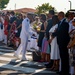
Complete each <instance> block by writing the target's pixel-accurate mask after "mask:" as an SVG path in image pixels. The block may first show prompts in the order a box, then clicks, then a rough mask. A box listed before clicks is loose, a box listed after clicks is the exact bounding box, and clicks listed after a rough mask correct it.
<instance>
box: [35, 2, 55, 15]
mask: <svg viewBox="0 0 75 75" xmlns="http://www.w3.org/2000/svg"><path fill="white" fill-rule="evenodd" d="M52 9H53V10H55V8H54V7H52V6H51V5H49V3H44V4H42V5H41V6H39V5H38V7H37V8H36V10H37V14H40V13H47V12H48V11H49V10H52Z"/></svg>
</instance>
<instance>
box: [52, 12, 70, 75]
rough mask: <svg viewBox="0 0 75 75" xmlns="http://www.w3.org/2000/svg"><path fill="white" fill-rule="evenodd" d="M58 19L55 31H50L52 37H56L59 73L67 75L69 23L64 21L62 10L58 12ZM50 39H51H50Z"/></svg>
mask: <svg viewBox="0 0 75 75" xmlns="http://www.w3.org/2000/svg"><path fill="white" fill-rule="evenodd" d="M58 19H59V20H60V23H59V25H58V28H57V30H56V32H54V33H52V37H53V38H55V37H57V43H58V46H59V52H60V59H61V74H60V75H69V53H68V48H67V45H68V43H69V40H70V37H69V33H68V31H69V24H68V23H67V22H66V21H65V15H64V12H59V13H58ZM51 41H52V40H51Z"/></svg>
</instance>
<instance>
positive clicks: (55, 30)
mask: <svg viewBox="0 0 75 75" xmlns="http://www.w3.org/2000/svg"><path fill="white" fill-rule="evenodd" d="M0 41H2V42H3V43H4V44H6V45H7V46H9V47H13V48H14V49H16V51H15V52H14V56H15V57H17V58H19V55H20V53H21V54H22V59H21V60H23V61H25V60H27V58H26V56H25V54H26V51H27V49H28V48H29V47H30V46H31V48H32V47H33V48H35V49H37V50H38V51H39V52H40V53H41V60H39V61H38V62H48V63H47V64H45V67H46V68H49V69H50V70H51V71H56V72H58V73H59V74H60V75H70V73H71V72H70V71H71V68H72V67H73V68H74V69H73V70H74V72H73V73H71V74H72V75H75V13H74V12H70V11H68V12H67V13H66V14H65V13H64V12H62V11H61V12H59V13H58V14H55V12H54V10H50V11H49V13H48V14H40V15H34V14H33V13H27V14H26V16H23V15H22V14H21V13H20V14H18V15H15V13H14V12H13V11H11V12H6V13H1V14H0ZM29 42H30V44H29Z"/></svg>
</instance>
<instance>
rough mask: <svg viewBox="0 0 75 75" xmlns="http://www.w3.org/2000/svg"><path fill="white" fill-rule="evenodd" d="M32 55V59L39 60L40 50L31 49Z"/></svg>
mask: <svg viewBox="0 0 75 75" xmlns="http://www.w3.org/2000/svg"><path fill="white" fill-rule="evenodd" d="M32 57H33V61H39V60H41V52H40V51H33V52H32Z"/></svg>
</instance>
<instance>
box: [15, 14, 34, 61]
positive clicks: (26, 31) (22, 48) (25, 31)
mask: <svg viewBox="0 0 75 75" xmlns="http://www.w3.org/2000/svg"><path fill="white" fill-rule="evenodd" d="M32 19H33V15H32V14H31V13H28V14H27V17H26V18H25V19H24V20H23V22H22V30H21V34H20V39H21V44H20V45H19V47H18V49H17V51H15V54H14V56H16V57H19V55H20V53H21V52H22V59H21V60H27V59H26V56H25V54H26V49H27V43H28V37H29V36H30V35H33V34H35V33H34V32H33V31H32V30H31V29H30V22H31V20H32Z"/></svg>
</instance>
